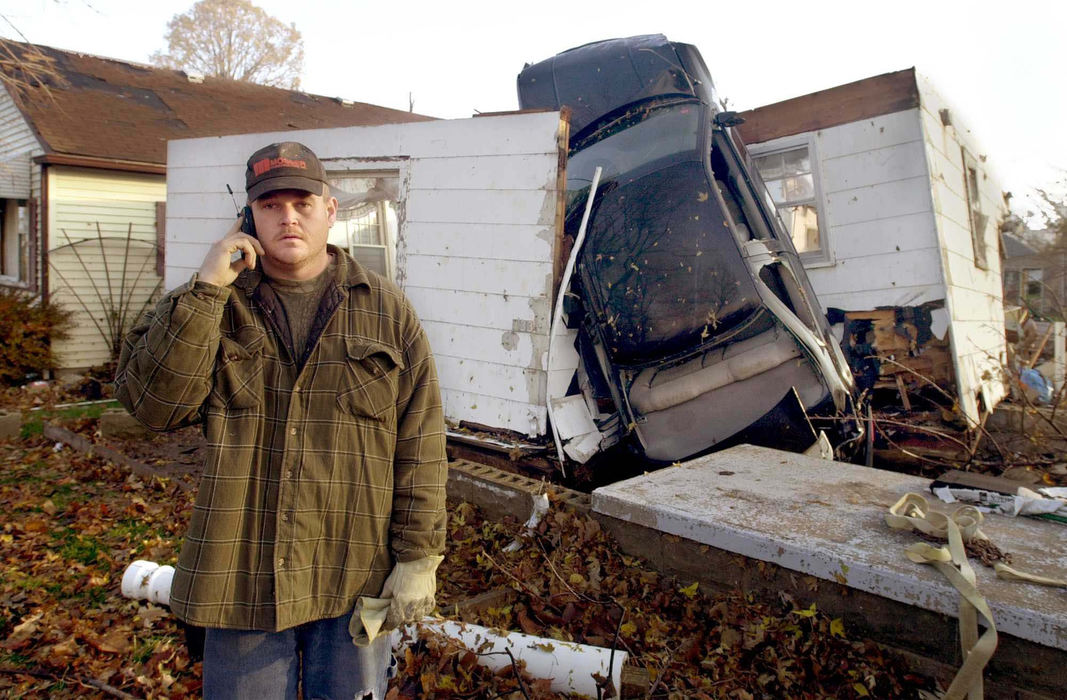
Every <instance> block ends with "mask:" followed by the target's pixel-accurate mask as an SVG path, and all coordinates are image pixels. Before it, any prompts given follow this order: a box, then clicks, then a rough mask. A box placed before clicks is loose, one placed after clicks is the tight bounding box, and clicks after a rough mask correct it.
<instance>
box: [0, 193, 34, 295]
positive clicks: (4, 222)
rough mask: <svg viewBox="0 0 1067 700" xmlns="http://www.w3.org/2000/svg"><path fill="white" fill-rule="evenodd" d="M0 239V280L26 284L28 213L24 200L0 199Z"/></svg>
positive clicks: (28, 257)
mask: <svg viewBox="0 0 1067 700" xmlns="http://www.w3.org/2000/svg"><path fill="white" fill-rule="evenodd" d="M0 239H2V240H0V278H3V280H4V281H6V282H8V283H11V282H18V283H25V282H28V281H29V269H30V252H29V251H30V211H29V207H28V206H27V204H26V200H25V199H0Z"/></svg>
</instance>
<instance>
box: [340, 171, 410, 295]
mask: <svg viewBox="0 0 1067 700" xmlns="http://www.w3.org/2000/svg"><path fill="white" fill-rule="evenodd" d="M329 179H330V193H331V194H332V195H333V196H334V197H336V198H337V223H335V224H334V226H333V228H331V229H330V238H329V242H330V243H332V244H334V245H336V246H337V247H339V248H343V249H345V250H346V251H348V253H349V254H351V255H352V257H354V258H355V259H356V260H357V261H359V264H360V265H362V266H363V267H365V268H367V269H368V270H373V271H374V272H377V273H378V274H380V275H382V276H384V277H386V278H388V279H395V278H396V238H397V216H396V204H397V199H398V197H399V195H398V192H399V180H400V178H399V176H398V174H397V173H396V172H348V173H331V174H330V175H329Z"/></svg>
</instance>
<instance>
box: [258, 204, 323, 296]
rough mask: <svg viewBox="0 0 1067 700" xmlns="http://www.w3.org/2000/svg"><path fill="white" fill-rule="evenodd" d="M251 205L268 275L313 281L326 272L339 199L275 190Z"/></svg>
mask: <svg viewBox="0 0 1067 700" xmlns="http://www.w3.org/2000/svg"><path fill="white" fill-rule="evenodd" d="M250 206H251V207H252V215H253V218H254V219H255V222H256V237H257V238H258V239H259V242H260V244H261V245H262V246H263V251H264V253H265V256H264V260H263V267H264V270H265V271H266V273H267V274H268V275H271V276H273V277H282V278H285V279H309V278H311V277H314V276H315V275H317V274H318V273H320V272H322V271H323V270H324V269H326V266H327V265H328V264H329V256H328V254H327V252H326V239H327V237H328V236H329V231H330V226H332V225H333V222H334V220H335V219H336V217H337V200H336V199H334V198H333V197H329V196H328V198H323V197H320V196H319V195H316V194H311V193H310V192H305V191H303V190H275V191H273V192H268V193H267V194H265V195H263V196H262V197H260V198H259V199H257V200H255V201H253V202H252V203H251V204H250Z"/></svg>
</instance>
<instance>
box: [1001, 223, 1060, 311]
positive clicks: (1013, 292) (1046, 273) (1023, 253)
mask: <svg viewBox="0 0 1067 700" xmlns="http://www.w3.org/2000/svg"><path fill="white" fill-rule="evenodd" d="M1035 237H1036V238H1039V237H1040V232H1038V233H1037V235H1036V236H1035ZM1000 240H1001V245H1002V246H1003V250H1004V260H1003V262H1002V265H1003V266H1004V273H1003V274H1004V306H1005V308H1010V307H1013V306H1024V307H1026V308H1027V309H1028V310H1029V311H1030V313H1032V314H1036V315H1038V316H1044V317H1047V318H1050V319H1055V320H1063V317H1064V305H1065V304H1067V275H1065V273H1064V271H1065V270H1067V253H1065V252H1064V251H1063V250H1062V249H1060V248H1054V249H1052V250H1045V251H1039V250H1037V249H1036V248H1034V247H1033V246H1031V245H1030V244H1029V243H1027V242H1026V241H1025V240H1023V239H1022V238H1020V237H1019V236H1017V235H1015V234H1014V233H1007V232H1005V233H1002V234H1001V236H1000Z"/></svg>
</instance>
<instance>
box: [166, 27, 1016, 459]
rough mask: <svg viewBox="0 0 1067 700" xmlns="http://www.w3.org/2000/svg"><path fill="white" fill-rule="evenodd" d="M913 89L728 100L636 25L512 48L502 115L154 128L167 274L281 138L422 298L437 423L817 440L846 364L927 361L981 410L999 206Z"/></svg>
mask: <svg viewBox="0 0 1067 700" xmlns="http://www.w3.org/2000/svg"><path fill="white" fill-rule="evenodd" d="M591 65H595V67H596V68H597V70H588V71H587V70H584V69H583V67H588V66H591ZM589 75H596V76H599V77H598V78H597V79H596V80H593V81H590V80H589V78H588V76H589ZM524 79H525V80H526V82H525V83H524V82H523V81H524ZM924 85H925V84H924V83H921V82H920V81H919V79H918V78H916V77H915V74H914V72H913V71H904V72H902V73H898V74H892V75H890V76H880V77H878V78H872V79H870V80H868V81H861V82H860V83H857V84H855V85H849V86H843V87H842V88H835V89H834V90H831V91H827V93H828V94H832V95H834V96H837V97H839V98H840V99H837V98H835V99H833V100H831V104H832V108H825V109H822V110H821V111H820V110H816V109H814V108H808V107H807V106H805V105H807V103H806V102H804V100H808V99H811V96H809V97H808V98H798V99H799V100H800V101H801V102H800V104H801V107H800V108H799V111H798V108H796V107H795V106H793V107H790V106H789V105H788V104H786V106H785V107H782V106H780V105H772V106H770V107H767V108H763V110H755V111H753V112H749V113H746V114H744V115H736V114H734V113H731V112H723V111H722V110H721V109H720V108H719V107H718V104H717V100H716V99H715V97H714V92H713V87H712V85H711V78H710V76H709V75H708V73H707V68H706V67H705V66H704V64H703V60H702V59H701V58H700V55H699V53H698V52H697V51H696V49H695V48H694V47H692V46H688V45H685V44H675V43H671V42H667V41H666V39H665V38H663V37H662V36H658V35H652V36H647V37H634V38H632V39H625V40H613V41H608V42H597V43H596V44H592V45H589V46H587V47H579V49H575V50H572V51H570V52H564V53H563V54H560V55H558V56H556V57H553V58H551V59H548V60H546V61H543V62H541V63H539V64H535V65H534V66H528V67H527V69H525V70H524V71H523V72H522V74H520V76H519V92H520V101H521V106H522V107H523V108H524V109H525V111H524V112H520V113H504V114H495V115H487V116H481V117H476V118H472V119H458V120H441V121H435V122H427V123H412V124H391V125H383V126H367V127H354V128H338V129H318V130H301V131H288V132H274V133H264V134H248V135H244V136H228V137H222V138H207V139H184V140H176V141H172V142H171V143H170V149H169V153H168V157H167V163H168V199H167V226H168V230H171V231H181V232H182V233H181V240H182V245H181V247H180V248H179V247H177V246H173V247H172V248H171V250H170V251H169V254H168V257H167V270H166V286H167V287H168V288H170V287H173V286H176V285H177V284H180V283H181V282H183V281H184V280H186V279H188V277H189V275H191V274H192V272H193V271H195V270H196V268H197V267H198V265H199V262H200V260H201V258H202V257H203V254H204V251H205V250H206V248H207V247H208V246H209V245H210V243H211V242H212V241H213V240H214V239H215V238H216V237H217V236H218V235H219V233H220V231H224V230H225V227H226V226H227V225H228V221H230V220H231V217H232V216H233V203H232V201H231V199H230V197H229V195H228V194H226V186H227V184H229V185H231V186H232V187H233V188H234V189H235V190H236V189H238V188H239V185H240V183H241V182H242V177H243V172H244V162H245V158H246V157H247V155H248V153H251V152H252V151H253V150H255V149H256V148H258V147H259V146H260V145H262V144H263V143H265V142H269V141H271V140H281V139H296V140H300V141H302V142H304V143H306V144H307V145H308V146H310V147H311V148H312V149H313V150H315V151H316V153H317V154H318V155H319V157H320V158H321V160H322V161H323V163H324V165H325V167H326V169H327V172H328V174H329V176H330V178H331V184H332V191H334V192H335V193H337V196H338V198H339V200H340V203H341V211H340V214H339V217H338V224H337V225H336V226H335V227H334V229H333V230H332V232H331V243H333V244H334V245H337V246H339V247H342V248H345V249H347V250H348V251H349V252H351V253H352V254H353V255H354V256H356V257H357V259H359V260H361V261H362V262H363V263H364V264H365V265H367V266H368V267H371V268H372V269H375V270H377V271H379V272H381V273H383V274H385V275H386V276H388V277H389V278H391V279H393V280H394V281H395V282H397V283H398V284H399V285H400V286H401V287H402V288H403V289H404V291H405V292H406V293H407V295H408V296H409V298H410V299H411V300H412V302H413V304H414V305H415V308H416V310H417V311H418V313H419V316H420V318H421V319H422V321H423V323H424V326H425V328H426V331H427V334H428V335H429V337H430V342H431V345H432V347H433V349H434V355H435V359H436V362H437V366H438V372H439V375H440V380H441V388H442V395H443V398H444V403H445V413H446V417H447V419H448V420H449V421H450V424H451V426H452V431H451V437H452V438H453V440H454V441H463V442H467V443H477V444H479V446H482V447H485V446H490V447H492V448H494V449H498V450H499V451H500V452H502V453H505V454H507V455H510V456H514V455H516V454H523V453H525V454H529V453H533V452H541V453H542V454H544V453H545V451H546V449H545V448H546V447H548V448H549V449H548V450H547V452H549V453H551V454H552V456H553V457H558V458H560V464H565V463H566V462H567V461H573V462H578V463H585V462H588V461H590V460H592V459H593V458H594V457H596V456H597V455H599V454H604V451H605V450H609V449H611V448H613V447H615V446H622V447H625V448H627V449H629V450H631V451H634V452H636V453H637V454H638V455H639V456H642V457H644V458H647V459H650V460H653V461H659V462H668V461H674V460H681V459H686V458H688V457H689V456H692V455H694V454H698V453H700V452H703V451H707V450H708V449H713V448H720V447H724V446H727V445H729V444H734V443H735V442H739V441H743V442H752V443H756V444H765V445H770V446H776V447H784V448H787V449H792V450H797V451H800V450H807V449H811V448H813V447H814V445H813V443H814V442H819V443H820V445H821V448H820V451H821V452H822V453H823V454H824V455H827V454H829V452H830V451H831V450H832V449H836V448H842V447H844V448H847V447H848V446H849V445H850V444H851V445H855V443H856V441H857V440H856V439H857V438H858V437H859V435H860V434H861V430H860V426H859V425H858V424H857V421H856V420H855V415H854V410H855V409H854V403H853V402H854V399H855V396H856V394H857V393H858V392H857V387H856V382H854V380H853V372H852V371H850V367H849V365H850V364H851V365H852V368H853V369H854V370H855V371H856V372H857V373H858V374H859V375H860V377H861V379H862V380H863V381H865V382H866V386H889V387H892V388H893V389H894V390H896V391H900V392H901V395H902V396H903V397H905V399H906V398H907V395H908V393H909V392H911V391H914V390H916V389H917V388H918V387H919V386H920V383H921V381H923V380H919V379H917V377H918V376H920V375H921V376H922V377H930V378H935V379H937V380H939V381H940V382H941V383H942V384H944V385H945V386H948V387H949V388H950V389H951V390H952V391H953V393H954V394H957V395H958V396H959V404H960V406H961V407H962V410H963V412H964V413H965V414H966V415H967V416H968V417H970V418H972V419H974V420H979V414H980V408H981V407H985V408H987V409H988V408H990V407H992V406H993V405H995V404H996V402H997V401H999V400H1000V398H1001V397H1002V396H1003V393H1004V389H1003V384H1002V382H1001V381H1000V379H999V377H1000V374H999V363H1000V361H1001V360H1002V359H1003V352H1004V337H1003V314H1002V313H994V312H995V311H997V312H999V308H1000V267H999V256H998V249H997V246H996V238H995V231H996V221H997V219H998V218H999V217H1000V215H1001V208H1002V201H1001V198H1000V193H999V189H998V188H997V187H996V185H995V183H994V182H992V180H991V179H990V177H989V175H988V174H987V173H986V172H985V170H984V167H983V161H982V157H981V155H980V154H978V152H977V151H976V149H975V147H974V146H973V145H971V144H970V143H969V141H967V139H965V138H964V137H962V136H960V135H959V134H958V133H957V130H959V131H960V132H962V129H959V127H957V126H953V125H952V123H953V119H954V117H953V115H952V114H951V112H950V111H948V108H947V107H943V106H942V105H941V103H940V102H939V101H938V99H937V98H936V95H934V94H933V92H932V91H929V90H928V89H927V88H925V87H923V86H924ZM546 86H547V89H545V88H546ZM609 88H610V89H609ZM539 89H540V90H541V91H540V92H539V91H538V90H539ZM820 95H821V93H820ZM842 96H843V97H842ZM815 97H816V98H818V99H816V100H815V101H816V103H819V102H821V100H823V99H826V98H825V97H819V96H818V95H817V96H815ZM931 110H932V111H931ZM797 115H801V116H800V117H798V116H797ZM805 115H807V117H805ZM820 115H821V116H820ZM739 116H743V117H744V118H745V119H746V121H745V122H744V123H743V124H742V123H741V122H740V119H739V118H738V117H739ZM804 118H810V119H808V121H804ZM932 120H936V122H932ZM738 124H740V129H747V130H748V131H746V132H744V133H745V134H746V135H747V138H748V140H751V141H753V142H755V144H756V146H755V148H754V149H746V146H745V145H744V143H742V142H741V139H740V138H738V130H739V127H738ZM935 127H936V128H935ZM805 167H806V168H807V169H806V170H805V169H804V168H805ZM761 171H762V172H763V178H764V179H766V180H767V181H768V184H769V186H770V191H771V192H772V193H774V199H772V198H771V196H770V195H769V194H768V190H767V186H766V185H764V183H763V180H761V178H760V172H761ZM804 187H807V188H808V189H809V190H810V192H812V193H814V194H813V195H812V196H811V197H810V198H808V199H807V200H801V199H798V198H797V197H796V196H795V195H796V192H797V191H800V190H803V188H804ZM775 202H777V203H778V204H779V208H778V209H777V210H776V208H775ZM371 209H373V215H372V213H371ZM779 214H784V215H785V216H784V217H782V216H779ZM783 218H785V219H786V220H787V221H786V222H783V220H782V219H783ZM809 278H810V282H809ZM820 302H821V305H820ZM825 311H829V312H830V313H831V320H832V321H834V322H836V325H837V326H838V328H837V330H838V331H839V332H843V333H847V334H848V337H849V338H850V341H849V343H847V349H848V351H849V354H850V355H851V357H850V358H846V356H845V354H844V353H843V352H842V348H841V344H840V343H839V337H835V335H834V333H833V329H832V327H831V325H830V323H828V321H827V318H826V316H825V314H824V312H825ZM842 337H844V336H842ZM872 355H875V356H877V357H876V359H877V360H878V361H877V362H873V361H872V359H871V357H870V356H872ZM850 361H851V363H850ZM902 368H909V369H907V370H905V369H902ZM864 373H866V374H864ZM898 377H899V379H898ZM821 433H825V435H826V438H827V439H826V440H823V439H822V438H820V437H819V435H820V434H821ZM553 445H554V447H555V449H554V450H553V449H551V447H552V446H553Z"/></svg>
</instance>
